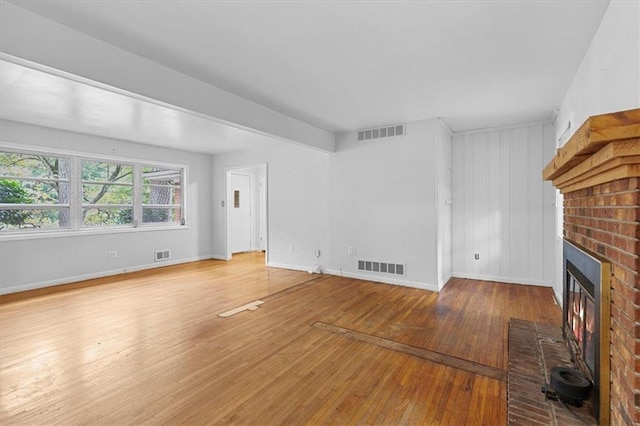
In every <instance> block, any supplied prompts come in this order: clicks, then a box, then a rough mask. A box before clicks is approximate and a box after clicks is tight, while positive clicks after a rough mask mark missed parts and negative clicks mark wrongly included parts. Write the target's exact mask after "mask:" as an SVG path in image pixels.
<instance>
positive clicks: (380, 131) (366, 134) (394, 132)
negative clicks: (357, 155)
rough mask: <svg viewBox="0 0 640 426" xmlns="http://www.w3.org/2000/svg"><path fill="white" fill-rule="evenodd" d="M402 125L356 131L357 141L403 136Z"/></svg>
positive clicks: (403, 129)
mask: <svg viewBox="0 0 640 426" xmlns="http://www.w3.org/2000/svg"><path fill="white" fill-rule="evenodd" d="M404 126H405V125H404V124H392V125H390V126H384V127H376V128H374V129H364V130H358V140H359V141H368V140H370V139H380V138H388V137H391V136H404V135H405V127H404Z"/></svg>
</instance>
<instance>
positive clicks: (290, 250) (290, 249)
mask: <svg viewBox="0 0 640 426" xmlns="http://www.w3.org/2000/svg"><path fill="white" fill-rule="evenodd" d="M295 251H296V246H294V245H293V244H291V245H290V246H289V253H295Z"/></svg>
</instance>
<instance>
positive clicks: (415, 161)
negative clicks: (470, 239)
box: [330, 120, 445, 290]
mask: <svg viewBox="0 0 640 426" xmlns="http://www.w3.org/2000/svg"><path fill="white" fill-rule="evenodd" d="M438 128H439V122H438V120H425V121H417V122H410V123H407V125H406V136H401V137H392V138H382V139H375V140H367V141H357V134H356V133H355V132H350V133H345V134H340V135H338V136H337V138H336V141H337V149H336V153H335V154H331V172H330V180H331V183H330V194H331V219H330V223H331V226H330V227H331V256H332V257H331V260H332V262H331V264H332V268H333V269H334V272H335V273H341V274H344V275H345V276H354V277H361V278H365V279H371V280H373V281H381V282H388V283H397V284H402V285H410V286H415V287H421V288H428V289H431V290H438V287H439V286H438V281H439V277H438V270H439V268H438V208H437V205H436V203H437V201H436V200H437V198H436V197H437V193H438V191H437V185H438V184H437V179H438V173H437V170H438V165H437V164H438V155H439V154H438V144H437V136H439V135H440V133H439V132H437V131H436V129H438ZM444 152H445V151H443V154H442V155H445V154H444ZM348 247H354V248H355V249H356V254H355V255H350V254H348V252H347V250H348ZM443 251H444V248H443ZM358 260H371V261H380V262H391V263H403V264H405V265H406V271H405V274H406V275H405V276H404V277H394V276H391V275H389V274H383V273H373V272H362V271H358V270H357V261H358Z"/></svg>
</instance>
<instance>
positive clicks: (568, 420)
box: [507, 319, 597, 426]
mask: <svg viewBox="0 0 640 426" xmlns="http://www.w3.org/2000/svg"><path fill="white" fill-rule="evenodd" d="M558 365H563V366H569V367H571V366H572V364H571V357H570V355H569V349H568V347H567V346H566V344H565V342H564V339H563V337H562V329H561V328H560V327H554V326H551V325H546V324H537V323H533V322H530V321H524V320H519V319H512V320H511V321H509V367H508V374H507V407H508V408H507V411H508V412H507V422H508V424H509V426H516V425H545V426H547V425H552V426H554V425H595V424H597V422H596V419H595V418H594V417H593V415H592V414H591V413H592V412H593V409H592V407H591V406H589V405H585V406H583V407H580V408H577V407H571V408H569V407H567V406H566V405H564V404H563V403H561V402H559V401H553V400H550V399H547V398H546V397H545V395H544V394H543V393H542V385H543V384H545V383H547V384H548V383H549V377H550V372H551V369H552V368H553V367H555V366H558Z"/></svg>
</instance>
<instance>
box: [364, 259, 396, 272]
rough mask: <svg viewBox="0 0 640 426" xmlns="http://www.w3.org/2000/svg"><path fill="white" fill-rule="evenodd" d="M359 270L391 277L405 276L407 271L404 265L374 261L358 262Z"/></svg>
mask: <svg viewBox="0 0 640 426" xmlns="http://www.w3.org/2000/svg"><path fill="white" fill-rule="evenodd" d="M358 270H359V271H366V272H377V273H383V274H390V275H404V272H405V270H406V268H405V265H404V264H402V263H388V262H376V261H373V260H358Z"/></svg>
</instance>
